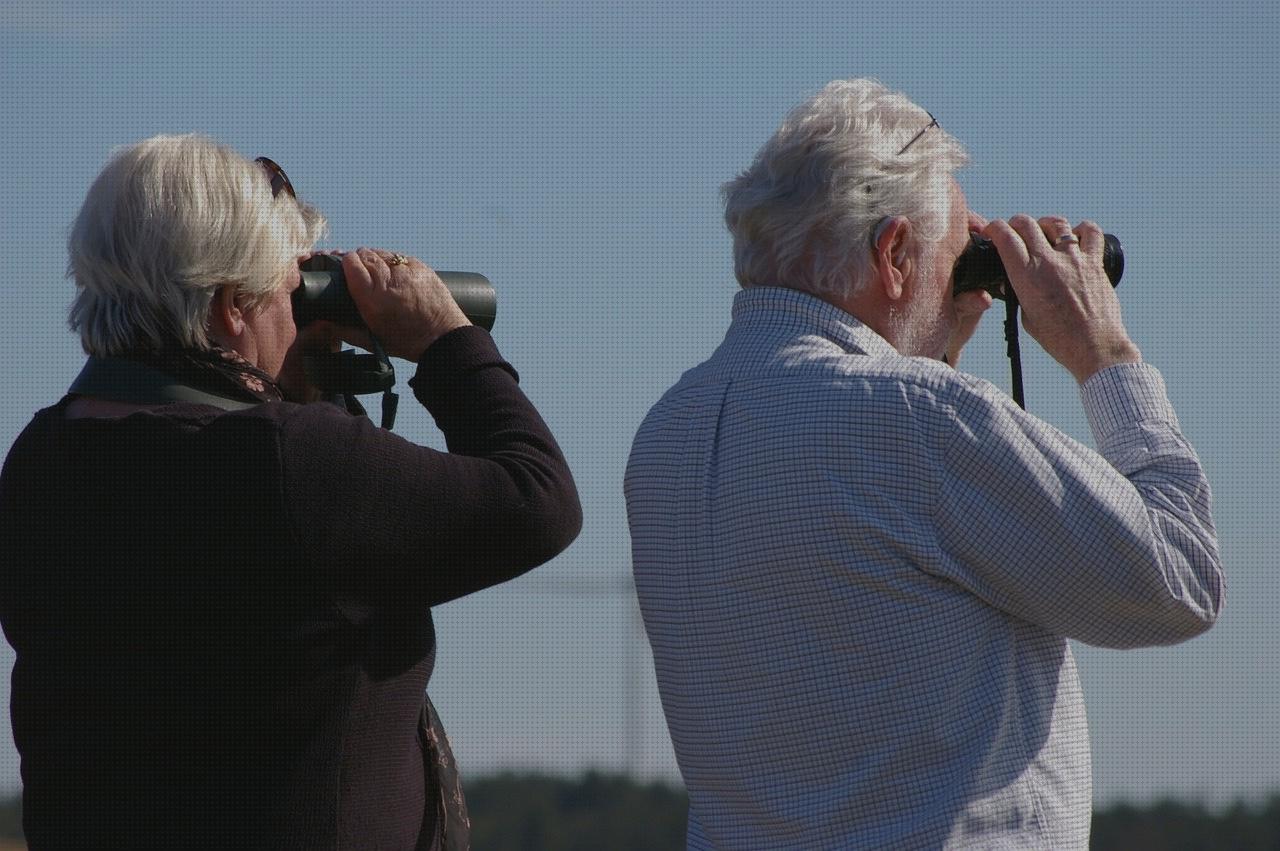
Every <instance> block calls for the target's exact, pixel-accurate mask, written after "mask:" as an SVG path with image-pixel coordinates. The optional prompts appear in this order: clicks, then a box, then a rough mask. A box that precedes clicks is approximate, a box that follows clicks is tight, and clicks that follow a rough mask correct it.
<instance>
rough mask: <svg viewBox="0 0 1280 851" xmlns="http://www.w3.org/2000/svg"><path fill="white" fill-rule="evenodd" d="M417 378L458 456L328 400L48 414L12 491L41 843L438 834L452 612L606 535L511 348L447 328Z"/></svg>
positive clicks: (29, 821)
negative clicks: (442, 686)
mask: <svg viewBox="0 0 1280 851" xmlns="http://www.w3.org/2000/svg"><path fill="white" fill-rule="evenodd" d="M410 385H411V386H412V387H413V389H414V393H415V395H416V396H417V398H418V399H419V401H421V403H422V404H423V405H425V406H426V407H427V409H428V410H429V411H430V412H431V414H432V416H433V417H434V418H435V420H436V423H437V424H438V425H439V427H440V429H441V430H442V431H443V432H444V435H445V437H446V439H447V441H448V446H449V452H448V453H441V452H437V451H434V450H432V449H428V448H425V447H420V446H416V445H414V444H412V443H409V442H408V441H406V440H404V439H402V438H400V437H398V436H397V435H395V434H393V433H391V432H388V431H384V430H382V429H379V428H377V427H375V426H374V425H373V424H372V423H370V422H369V420H368V419H366V418H364V417H353V416H351V415H349V414H348V413H346V412H345V411H342V410H340V409H339V408H337V407H335V406H333V405H330V404H325V403H320V404H313V405H305V406H304V405H296V404H292V403H288V402H276V403H269V404H263V405H260V406H257V407H254V408H251V409H249V410H245V411H238V412H225V411H221V410H217V409H214V408H211V407H207V406H204V405H197V404H189V403H182V404H172V405H167V406H164V407H159V408H153V409H150V410H142V411H139V412H137V413H132V414H129V415H128V416H123V417H117V418H83V419H69V418H67V417H66V415H65V408H66V405H67V401H68V400H67V399H64V400H63V401H62V402H60V403H59V404H58V405H55V406H54V407H52V408H48V409H46V410H43V411H40V412H39V413H37V414H36V416H35V418H34V419H33V420H32V422H31V424H30V425H28V427H27V428H26V430H25V431H23V433H22V435H21V436H20V437H19V438H18V440H17V441H16V442H15V443H14V445H13V448H12V450H11V451H10V453H9V456H8V458H7V460H6V461H5V465H4V471H3V475H2V476H0V553H2V555H0V623H3V627H4V632H5V635H6V637H7V638H8V639H9V643H10V644H12V645H13V647H14V649H15V650H16V651H17V662H16V665H15V667H14V672H13V687H12V696H11V697H12V703H11V714H12V720H13V733H14V739H15V741H16V743H17V746H18V751H19V752H20V754H21V756H22V779H23V786H24V789H23V805H24V810H25V812H24V826H25V829H26V834H27V839H28V842H29V843H30V847H31V848H32V849H36V851H38V849H42V848H68V847H100V848H106V847H122V848H123V847H129V848H135V847H143V846H147V847H165V848H194V847H209V848H305V849H333V848H342V849H346V848H359V849H374V848H397V849H399V848H413V847H414V845H415V843H416V842H417V840H418V837H419V834H420V832H421V833H430V832H431V831H433V830H434V808H433V807H430V806H426V801H425V798H426V797H427V796H426V795H425V794H424V770H423V755H422V746H421V744H420V740H419V737H418V719H419V712H420V709H421V706H422V700H423V693H424V690H425V688H426V685H427V681H428V679H429V678H430V676H431V669H432V665H433V663H434V658H435V633H434V629H433V627H432V622H431V611H430V609H431V607H432V606H435V605H438V604H440V603H444V602H446V601H448V600H452V599H454V598H456V597H460V596H462V595H464V594H469V593H471V592H473V591H477V590H479V589H481V588H487V587H489V586H491V585H494V584H497V583H499V582H503V581H505V580H507V579H511V578H512V577H515V576H518V575H519V574H521V573H524V572H525V571H527V570H529V569H531V568H533V567H535V566H536V565H538V564H541V563H542V562H544V561H546V560H548V559H550V558H551V557H552V556H554V555H556V554H557V553H558V552H560V551H561V550H563V549H564V548H565V547H566V546H568V545H569V543H570V542H571V541H572V540H573V539H574V537H575V536H576V535H577V533H578V531H579V529H580V527H581V522H582V517H581V509H580V507H579V505H578V498H577V494H576V492H575V490H574V485H573V480H572V477H571V476H570V473H569V469H568V467H567V466H566V464H565V461H564V458H563V457H562V456H561V454H560V450H559V448H558V447H557V446H556V444H555V441H554V439H553V438H552V436H551V433H550V432H549V431H548V429H547V427H546V424H545V423H543V421H542V419H541V418H540V417H539V416H538V413H537V411H536V410H534V407H533V405H532V404H531V403H530V402H529V400H528V399H527V398H526V397H525V396H524V394H523V393H521V392H520V390H519V388H518V387H517V385H516V376H515V372H514V370H512V369H511V367H510V366H509V365H508V364H506V363H505V362H504V361H503V360H502V358H501V356H500V355H499V354H498V352H497V349H496V348H495V347H494V345H493V342H492V340H491V339H490V338H489V335H488V334H487V333H485V332H484V331H482V330H480V329H478V328H470V327H469V328H463V329H459V330H456V331H454V332H452V333H450V334H448V335H446V336H444V337H442V338H441V339H440V340H438V341H437V342H436V343H435V344H434V345H432V346H431V347H430V348H429V349H428V350H427V351H426V352H425V353H424V354H423V357H422V359H421V361H420V362H419V364H418V371H417V374H416V376H415V377H414V379H413V380H412V381H411V382H410ZM442 714H443V716H444V718H445V721H446V724H447V722H448V712H447V710H446V711H445V712H444V713H442ZM424 812H426V816H425V819H424Z"/></svg>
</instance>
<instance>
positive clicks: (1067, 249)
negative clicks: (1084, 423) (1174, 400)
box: [983, 214, 1142, 382]
mask: <svg viewBox="0 0 1280 851" xmlns="http://www.w3.org/2000/svg"><path fill="white" fill-rule="evenodd" d="M983 235H984V236H985V237H986V238H987V239H990V240H991V241H992V242H994V243H995V246H996V250H997V251H999V252H1000V260H1001V261H1002V262H1003V263H1004V268H1005V271H1006V272H1007V273H1008V275H1009V282H1010V283H1011V284H1013V291H1014V292H1015V293H1016V294H1017V296H1018V303H1019V305H1021V307H1022V325H1023V327H1024V328H1026V329H1027V333H1028V334H1030V335H1031V336H1032V337H1034V338H1035V339H1036V341H1037V342H1038V343H1040V345H1041V346H1043V347H1044V350H1045V351H1046V352H1048V353H1049V354H1050V355H1051V356H1052V357H1053V359H1054V360H1056V361H1058V363H1060V364H1062V365H1063V366H1064V367H1066V368H1067V370H1068V371H1070V373H1071V374H1072V375H1074V376H1075V378H1076V381H1079V382H1084V381H1085V379H1087V378H1088V377H1089V376H1091V375H1093V374H1094V373H1095V372H1097V371H1098V370H1100V369H1105V368H1106V367H1109V366H1114V365H1115V364H1118V363H1137V362H1139V361H1141V360H1142V353H1141V352H1139V351H1138V347H1137V346H1135V345H1134V344H1133V341H1132V340H1130V339H1129V332H1128V331H1127V330H1126V329H1125V327H1124V322H1123V321H1121V319H1120V302H1119V301H1118V300H1117V299H1116V294H1115V291H1114V290H1113V289H1112V287H1111V281H1110V280H1108V279H1107V273H1106V271H1104V269H1103V267H1102V252H1103V247H1104V241H1103V236H1102V230H1101V229H1100V228H1099V227H1098V226H1097V225H1095V224H1093V223H1092V222H1081V223H1080V224H1079V225H1078V226H1076V228H1075V229H1074V230H1073V229H1072V228H1071V224H1070V223H1069V222H1068V221H1067V220H1066V219H1064V218H1061V217H1059V216H1045V217H1044V218H1041V219H1040V220H1039V221H1036V220H1034V219H1032V218H1031V217H1030V216H1026V215H1021V214H1019V215H1017V216H1014V217H1013V218H1011V219H1010V220H1009V221H1008V222H1004V221H1000V220H997V221H994V222H991V223H990V224H989V225H987V227H986V228H985V229H984V231H983Z"/></svg>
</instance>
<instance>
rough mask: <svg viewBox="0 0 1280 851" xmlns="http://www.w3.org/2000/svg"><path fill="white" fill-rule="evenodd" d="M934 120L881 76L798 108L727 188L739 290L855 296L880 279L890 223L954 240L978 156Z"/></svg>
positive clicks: (844, 85) (843, 85)
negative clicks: (956, 189) (874, 256)
mask: <svg viewBox="0 0 1280 851" xmlns="http://www.w3.org/2000/svg"><path fill="white" fill-rule="evenodd" d="M929 122H930V117H929V115H928V113H926V112H925V111H924V110H923V109H921V108H920V107H919V106H916V105H915V104H914V103H912V102H911V101H910V100H908V99H907V97H906V96H905V95H902V94H900V93H897V92H892V91H890V90H889V89H887V88H885V87H884V86H882V85H881V84H879V83H877V82H875V81H874V80H837V81H835V82H832V83H829V84H828V85H827V86H826V87H825V88H824V89H823V90H822V91H821V92H819V93H818V94H817V95H816V96H814V97H813V98H812V99H810V100H809V101H807V102H805V103H803V104H801V105H800V106H799V107H797V108H796V109H795V110H793V111H792V112H791V114H790V115H788V116H787V118H786V120H785V121H783V122H782V126H780V127H779V128H778V130H777V132H775V133H774V134H773V137H772V138H771V139H770V140H769V141H768V142H766V143H765V145H764V147H763V148H761V149H760V152H759V153H758V154H756V158H755V161H754V162H753V163H752V164H751V166H750V167H749V168H748V169H747V170H746V171H744V172H742V174H740V175H738V177H736V178H735V179H733V180H731V181H729V182H728V183H726V184H725V185H724V187H723V189H722V192H723V194H724V199H725V214H724V218H725V224H726V225H728V228H729V232H730V233H731V234H733V258H734V272H735V274H736V275H737V278H738V282H739V283H740V284H742V286H744V287H758V286H788V287H792V288H794V289H803V290H806V291H808V292H811V293H813V294H815V295H829V296H838V297H841V298H845V297H848V296H849V295H852V294H853V293H854V292H855V291H856V290H857V289H858V288H859V287H860V286H861V285H862V283H863V282H864V281H865V280H867V279H868V277H869V274H870V271H871V253H870V246H871V241H872V236H873V233H874V231H875V227H876V225H877V224H878V223H879V222H880V221H881V220H883V219H884V218H885V217H887V216H905V217H906V218H907V219H908V220H910V221H911V223H912V224H913V225H914V226H915V229H916V234H917V235H918V236H919V237H920V239H921V240H922V241H923V242H924V243H926V244H936V243H937V242H939V241H940V240H942V238H943V237H944V236H945V235H946V233H947V226H948V217H949V215H950V209H951V194H950V189H949V181H948V178H949V177H950V175H951V173H952V172H953V171H955V170H956V169H957V168H959V167H960V166H962V165H963V164H964V163H965V161H966V159H967V157H966V155H965V152H964V149H963V148H962V147H961V145H960V143H959V142H958V141H956V140H955V139H954V138H953V137H952V136H950V135H949V134H947V133H945V132H943V130H942V128H941V127H937V126H932V127H929ZM925 127H929V129H928V130H927V131H926V132H924V133H923V135H920V136H919V138H917V139H916V140H915V141H914V142H911V145H910V147H909V148H907V150H906V151H903V152H902V153H899V151H901V150H902V148H903V146H904V145H907V143H908V142H910V140H911V138H912V137H913V136H915V135H916V134H917V133H920V131H921V130H922V129H923V128H925ZM922 248H923V246H922Z"/></svg>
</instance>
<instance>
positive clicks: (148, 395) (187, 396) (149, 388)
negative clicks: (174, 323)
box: [67, 356, 260, 411]
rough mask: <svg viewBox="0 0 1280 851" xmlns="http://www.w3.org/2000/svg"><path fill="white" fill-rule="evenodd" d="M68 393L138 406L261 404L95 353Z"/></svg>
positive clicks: (227, 407)
mask: <svg viewBox="0 0 1280 851" xmlns="http://www.w3.org/2000/svg"><path fill="white" fill-rule="evenodd" d="M67 392H68V393H74V394H76V395H79V396H93V397H95V398H99V399H110V400H112V401H114V402H128V403H130V404H134V405H164V404H168V403H170V402H194V403H196V404H200V405H211V406H213V407H215V408H222V409H223V410H224V411H243V410H245V409H246V408H252V407H254V406H255V405H258V404H260V403H259V402H245V401H243V400H240V399H229V398H227V397H226V396H219V395H217V394H215V393H208V392H205V391H204V390H197V389H196V388H194V387H191V386H189V385H186V384H182V383H181V382H179V381H177V380H176V379H174V378H173V376H170V375H166V374H165V373H163V372H160V371H159V370H156V369H152V368H151V367H149V366H146V365H145V364H141V363H138V362H137V361H131V360H128V359H126V358H100V357H94V356H90V357H89V360H88V362H87V363H86V364H85V365H84V369H82V370H80V374H79V375H78V376H76V380H75V381H73V382H71V387H70V388H69V389H68V390H67Z"/></svg>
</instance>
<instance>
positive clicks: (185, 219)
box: [67, 135, 325, 355]
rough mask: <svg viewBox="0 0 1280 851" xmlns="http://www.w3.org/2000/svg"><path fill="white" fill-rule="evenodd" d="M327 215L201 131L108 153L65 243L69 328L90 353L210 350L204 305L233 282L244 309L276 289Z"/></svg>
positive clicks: (158, 138)
mask: <svg viewBox="0 0 1280 851" xmlns="http://www.w3.org/2000/svg"><path fill="white" fill-rule="evenodd" d="M324 226H325V220H324V217H323V216H322V215H320V213H319V212H318V211H316V210H315V209H313V208H311V207H309V206H307V205H305V204H299V203H298V202H296V201H295V200H294V199H293V198H292V197H291V196H290V195H289V194H288V193H287V192H281V193H280V194H279V197H273V196H272V192H271V181H270V179H269V178H268V176H267V174H266V172H265V171H264V170H263V168H262V166H261V165H260V164H258V163H256V162H253V161H252V160H249V159H246V158H244V157H242V156H240V155H239V154H237V153H236V152H235V151H233V150H231V149H230V148H228V147H226V146H224V145H219V144H217V143H216V142H214V141H212V140H210V139H207V138H205V137H203V136H198V135H187V136H153V137H152V138H150V139H145V140H143V141H141V142H138V143H136V144H133V145H129V146H126V147H124V148H122V149H120V150H117V151H116V152H114V154H113V155H112V157H111V160H110V161H109V162H108V163H107V165H106V167H104V168H103V170H102V173H101V174H99V175H98V178H97V179H96V180H95V181H94V182H93V185H92V186H91V187H90V188H89V193H88V195H87V196H86V197H85V200H84V204H83V205H82V206H81V208H80V213H79V215H78V216H77V217H76V221H75V224H74V225H73V226H72V229H71V236H70V237H69V239H68V240H67V253H68V255H69V261H68V264H67V275H68V276H69V277H72V278H74V279H75V284H76V297H75V301H74V302H73V303H72V305H71V311H70V314H69V316H68V320H67V322H68V324H69V325H70V326H71V329H72V330H73V331H75V332H77V333H78V334H79V335H80V340H81V343H82V344H83V346H84V350H85V351H86V352H88V353H89V354H91V355H115V354H120V353H122V352H124V351H127V350H129V349H131V348H135V347H141V348H154V347H159V346H163V345H168V344H172V343H177V344H179V345H181V346H184V347H188V348H199V349H207V348H208V347H209V305H210V303H211V302H212V299H213V295H214V293H215V292H216V291H217V289H218V288H219V287H222V286H227V285H230V286H233V287H235V288H236V291H237V295H238V297H239V298H240V300H241V304H242V305H243V306H244V307H245V308H246V309H250V310H252V309H256V308H257V307H258V306H260V305H261V304H262V302H264V301H265V300H266V299H267V298H268V297H269V296H270V295H271V294H272V293H274V292H275V291H276V289H277V288H279V287H280V286H281V285H282V283H283V281H284V278H285V275H286V274H287V273H288V271H289V269H290V267H291V266H293V265H295V264H296V262H297V257H298V255H300V254H304V253H306V252H308V251H310V250H312V248H313V247H314V246H315V243H316V240H317V239H318V238H319V237H320V235H321V234H322V232H323V230H324Z"/></svg>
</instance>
